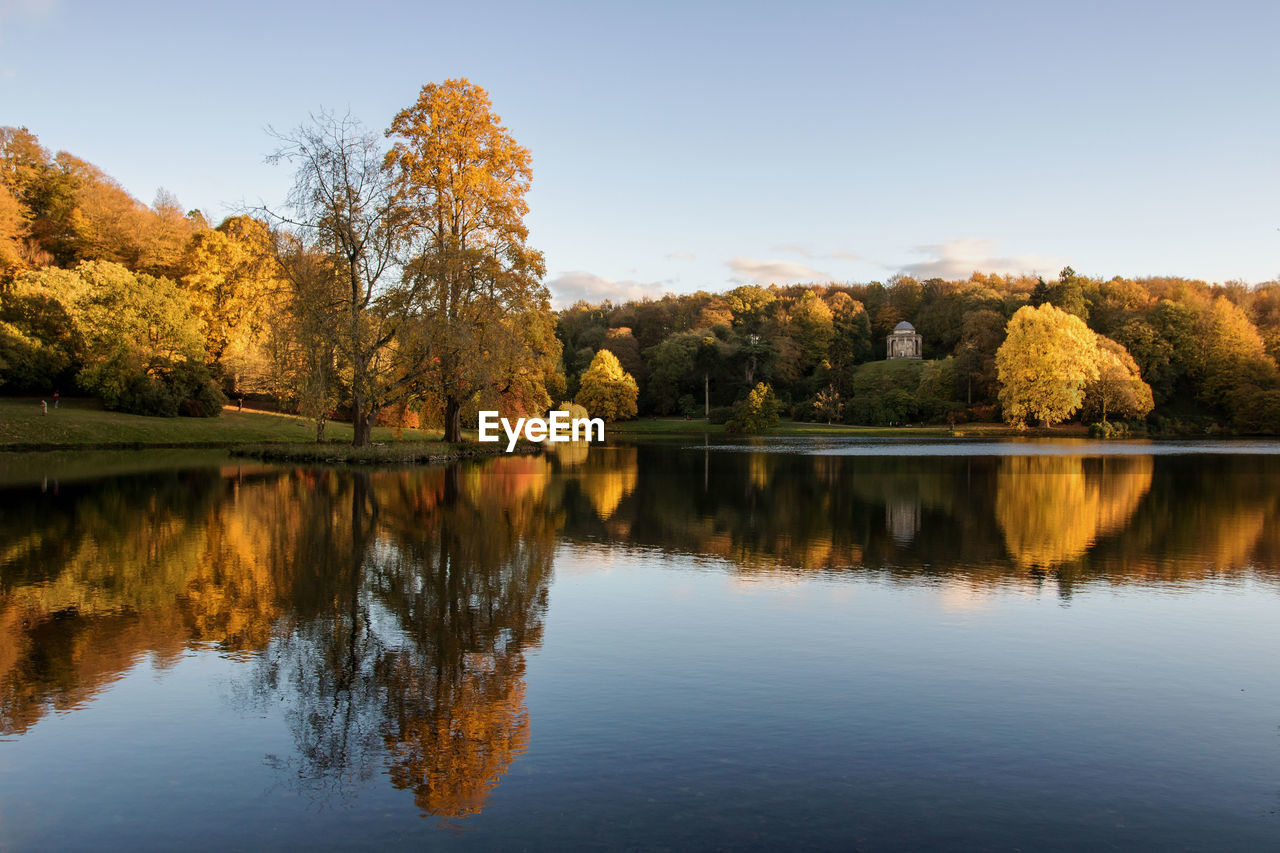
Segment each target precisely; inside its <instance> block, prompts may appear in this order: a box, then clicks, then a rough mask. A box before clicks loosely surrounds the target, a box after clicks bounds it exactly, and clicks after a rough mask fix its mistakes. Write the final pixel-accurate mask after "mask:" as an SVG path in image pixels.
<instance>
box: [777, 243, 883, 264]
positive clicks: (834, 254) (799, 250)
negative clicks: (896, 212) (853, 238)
mask: <svg viewBox="0 0 1280 853" xmlns="http://www.w3.org/2000/svg"><path fill="white" fill-rule="evenodd" d="M773 250H774V251H775V252H781V253H782V254H784V255H798V256H800V257H802V258H810V259H813V260H820V259H823V258H827V259H830V258H836V259H838V260H842V261H860V260H862V256H861V255H857V254H854V253H853V252H846V251H845V250H843V249H836V250H835V251H831V252H819V251H818V250H816V249H814V248H813V247H812V246H810V245H808V244H807V243H779V244H778V245H777V246H774V247H773Z"/></svg>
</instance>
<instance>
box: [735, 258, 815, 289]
mask: <svg viewBox="0 0 1280 853" xmlns="http://www.w3.org/2000/svg"><path fill="white" fill-rule="evenodd" d="M725 263H726V264H728V266H729V269H730V270H732V271H733V276H732V279H733V281H738V282H743V283H750V284H791V283H794V282H801V281H804V282H808V281H834V280H835V277H834V276H832V275H830V274H828V273H825V272H823V271H822V270H818V269H814V268H813V267H811V266H808V265H807V264H797V263H793V262H791V261H760V260H756V259H755V258H730V259H729V260H727V261H725Z"/></svg>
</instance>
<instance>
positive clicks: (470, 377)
mask: <svg viewBox="0 0 1280 853" xmlns="http://www.w3.org/2000/svg"><path fill="white" fill-rule="evenodd" d="M387 135H388V136H389V137H391V139H392V140H393V146H392V149H391V151H390V152H389V154H388V155H387V161H386V162H387V165H388V167H389V169H390V171H391V173H392V174H393V175H394V185H393V186H394V199H395V202H396V203H397V204H399V205H400V206H401V207H402V208H403V210H404V211H405V215H406V216H407V217H408V220H409V223H410V225H411V228H412V243H411V246H410V250H409V254H408V262H407V264H406V269H405V279H406V282H407V283H408V284H409V285H410V287H411V292H412V293H411V296H410V298H409V300H408V307H409V308H410V309H411V310H412V312H413V313H414V315H415V317H416V318H417V319H416V322H417V323H418V324H419V328H418V332H419V334H420V335H421V336H422V340H423V342H424V344H423V345H424V353H425V354H426V355H427V357H428V362H427V363H428V364H429V365H430V380H431V385H432V387H433V388H434V389H435V392H436V393H437V394H438V395H439V397H440V398H441V401H442V403H443V410H444V427H445V440H446V441H459V440H460V439H461V437H462V432H461V430H462V424H461V416H462V411H463V408H464V407H465V406H466V405H467V404H468V403H469V402H471V401H472V400H474V399H475V398H476V397H477V395H480V394H483V393H485V392H490V393H496V394H499V395H501V394H504V393H508V392H510V391H512V390H513V389H515V388H517V387H521V386H522V387H523V389H524V391H523V394H522V396H523V397H525V398H528V399H526V401H525V403H524V405H526V406H529V407H532V408H535V409H537V408H541V409H545V408H546V407H547V406H548V405H550V403H551V399H550V397H549V396H548V395H547V393H546V391H545V387H544V385H545V379H546V377H547V376H548V374H552V373H554V372H555V370H556V366H557V364H558V361H559V357H560V343H559V341H558V340H557V339H556V337H555V335H554V323H553V321H552V319H551V313H550V296H549V294H548V292H547V289H546V287H545V286H544V285H543V284H542V281H541V279H542V275H543V273H544V271H545V267H544V264H543V259H542V253H541V252H538V251H536V250H534V249H533V248H531V247H530V246H528V245H527V239H528V235H529V230H528V228H527V226H526V225H525V224H524V217H525V215H526V214H527V213H528V211H529V206H528V203H527V202H526V201H525V195H526V194H527V193H528V191H529V183H530V180H531V177H532V170H531V168H530V157H529V151H528V149H526V148H523V147H521V146H520V145H518V144H517V143H516V141H515V139H514V138H512V136H511V134H510V132H509V131H508V130H507V128H506V127H504V126H503V125H502V124H501V120H500V119H499V117H498V116H497V115H496V114H495V113H494V112H493V109H492V106H491V104H490V101H489V96H488V93H486V92H485V90H484V89H482V88H480V87H479V86H476V85H474V84H472V83H470V82H468V81H467V80H465V79H460V80H448V81H445V82H444V83H442V84H436V83H429V84H427V85H426V86H424V87H423V88H422V91H421V92H420V93H419V95H418V99H417V101H415V102H414V104H413V105H412V106H410V107H408V108H406V109H404V110H401V111H400V112H399V113H398V114H397V115H396V117H395V120H394V121H393V122H392V123H391V128H390V129H389V130H388V131H387ZM632 413H634V407H633V409H632Z"/></svg>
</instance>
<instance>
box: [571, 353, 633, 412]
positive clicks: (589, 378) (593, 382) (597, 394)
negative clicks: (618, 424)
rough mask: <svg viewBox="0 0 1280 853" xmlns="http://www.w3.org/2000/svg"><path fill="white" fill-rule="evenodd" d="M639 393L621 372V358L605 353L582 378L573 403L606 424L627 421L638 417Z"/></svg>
mask: <svg viewBox="0 0 1280 853" xmlns="http://www.w3.org/2000/svg"><path fill="white" fill-rule="evenodd" d="M639 393H640V389H639V388H638V387H637V386H636V380H635V379H634V378H633V377H632V375H631V374H630V373H627V372H626V371H625V370H623V369H622V365H621V364H620V363H619V362H618V357H617V356H616V355H614V354H613V353H611V352H609V350H607V349H602V350H600V351H599V352H598V353H596V357H595V358H593V359H591V366H590V367H588V368H587V369H586V372H584V373H583V374H582V384H581V387H580V389H579V391H578V396H577V397H575V398H574V402H576V403H578V405H580V406H583V407H584V408H586V410H587V411H588V412H590V413H591V414H592V415H593V416H595V417H600V418H604V419H605V420H606V421H625V420H627V419H628V418H633V417H635V415H636V397H637V396H638V395H639Z"/></svg>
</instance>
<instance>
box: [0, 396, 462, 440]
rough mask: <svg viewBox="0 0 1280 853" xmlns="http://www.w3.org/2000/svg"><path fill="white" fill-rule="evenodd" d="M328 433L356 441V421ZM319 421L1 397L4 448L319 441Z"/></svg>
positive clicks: (412, 434) (380, 431) (388, 435)
mask: <svg viewBox="0 0 1280 853" xmlns="http://www.w3.org/2000/svg"><path fill="white" fill-rule="evenodd" d="M325 437H326V438H328V439H332V440H334V441H338V442H343V441H346V442H350V441H351V425H350V424H346V423H330V424H329V425H328V426H327V427H326V429H325ZM439 438H440V434H439V433H429V432H423V431H420V430H404V431H403V437H402V438H401V439H397V437H396V435H395V431H394V430H391V429H387V428H383V427H377V428H375V429H374V430H373V440H374V441H376V442H395V441H399V440H404V441H406V442H410V441H411V442H414V443H419V444H420V443H422V442H424V441H435V440H438V439H439ZM314 442H315V425H314V424H313V423H312V422H311V421H309V420H307V419H306V418H300V417H297V416H295V415H281V414H274V413H271V412H252V411H244V412H237V411H236V410H235V408H234V407H228V408H227V409H226V410H225V411H223V413H222V416H221V417H217V418H151V417H144V416H142V415H127V414H123V413H121V412H108V411H104V410H103V409H102V407H101V406H100V405H98V403H97V402H96V401H92V400H63V401H62V402H61V404H60V405H59V407H58V408H57V409H54V408H53V402H52V401H49V414H48V415H41V414H40V399H39V398H25V397H5V398H0V450H54V449H58V448H68V447H77V448H130V447H231V446H234V445H240V444H255V443H256V444H263V443H288V444H307V443H311V444H314Z"/></svg>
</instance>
